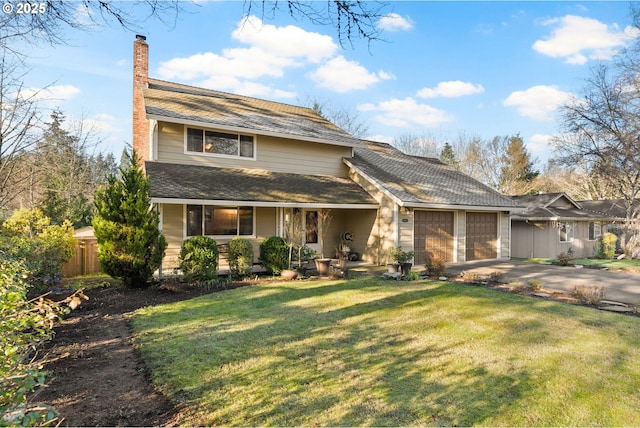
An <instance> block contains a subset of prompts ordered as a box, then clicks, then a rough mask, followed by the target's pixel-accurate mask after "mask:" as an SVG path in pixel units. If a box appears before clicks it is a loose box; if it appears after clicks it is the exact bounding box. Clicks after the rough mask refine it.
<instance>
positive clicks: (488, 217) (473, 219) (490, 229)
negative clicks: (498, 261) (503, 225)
mask: <svg viewBox="0 0 640 428" xmlns="http://www.w3.org/2000/svg"><path fill="white" fill-rule="evenodd" d="M497 243H498V215H497V214H496V213H467V248H466V260H483V259H495V258H497V257H498V248H497Z"/></svg>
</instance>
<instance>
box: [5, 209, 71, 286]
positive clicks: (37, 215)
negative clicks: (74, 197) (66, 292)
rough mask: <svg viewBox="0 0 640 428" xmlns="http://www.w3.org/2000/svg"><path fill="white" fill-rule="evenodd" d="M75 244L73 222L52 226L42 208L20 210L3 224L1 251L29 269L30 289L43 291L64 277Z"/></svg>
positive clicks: (28, 281)
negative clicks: (64, 267) (66, 263)
mask: <svg viewBox="0 0 640 428" xmlns="http://www.w3.org/2000/svg"><path fill="white" fill-rule="evenodd" d="M75 245H76V240H75V238H74V237H73V227H72V226H71V223H69V222H64V223H63V224H62V225H52V224H51V220H50V219H49V217H47V216H45V215H44V214H43V213H42V211H41V210H39V209H32V210H27V209H21V210H17V211H15V212H14V213H13V215H12V216H11V217H10V218H9V219H7V220H6V221H5V222H4V223H3V224H2V226H1V227H0V251H3V252H4V253H5V257H10V258H12V259H13V260H19V261H21V262H22V263H23V265H24V267H25V269H26V271H27V272H28V276H27V283H28V286H29V291H30V292H34V291H35V292H41V291H44V289H45V288H46V287H48V286H51V285H55V284H57V283H58V282H59V281H60V279H61V278H62V265H63V264H64V263H65V262H66V261H67V260H69V259H70V258H71V256H72V255H73V252H74V249H75Z"/></svg>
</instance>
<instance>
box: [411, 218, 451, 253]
mask: <svg viewBox="0 0 640 428" xmlns="http://www.w3.org/2000/svg"><path fill="white" fill-rule="evenodd" d="M413 221H414V225H413V226H414V229H413V233H414V235H413V241H414V242H413V248H414V250H415V264H424V263H426V261H427V254H429V255H430V256H434V255H435V256H438V257H440V258H442V259H443V260H445V261H447V262H452V261H453V211H415V212H414V220H413Z"/></svg>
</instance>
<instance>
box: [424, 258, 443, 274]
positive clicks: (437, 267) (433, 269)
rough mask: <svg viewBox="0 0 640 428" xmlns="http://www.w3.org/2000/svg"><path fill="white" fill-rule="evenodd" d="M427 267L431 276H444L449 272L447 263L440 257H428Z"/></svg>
mask: <svg viewBox="0 0 640 428" xmlns="http://www.w3.org/2000/svg"><path fill="white" fill-rule="evenodd" d="M425 267H426V268H427V271H429V275H433V276H442V275H444V273H445V272H446V270H447V262H445V261H444V259H443V258H442V257H440V256H436V255H427V263H426V264H425Z"/></svg>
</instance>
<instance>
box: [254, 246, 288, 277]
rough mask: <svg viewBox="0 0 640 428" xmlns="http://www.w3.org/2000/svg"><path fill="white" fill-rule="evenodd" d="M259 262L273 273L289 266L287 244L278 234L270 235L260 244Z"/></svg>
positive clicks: (278, 273)
mask: <svg viewBox="0 0 640 428" xmlns="http://www.w3.org/2000/svg"><path fill="white" fill-rule="evenodd" d="M259 262H260V264H261V265H262V266H264V268H265V269H267V270H268V271H269V272H271V273H272V274H274V275H280V272H282V271H283V270H285V269H287V268H288V267H289V246H288V245H287V243H286V241H285V240H284V239H283V238H281V237H279V236H270V237H268V238H267V239H265V240H264V241H262V244H260V259H259Z"/></svg>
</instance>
